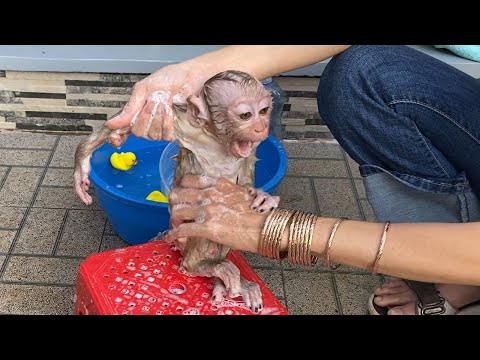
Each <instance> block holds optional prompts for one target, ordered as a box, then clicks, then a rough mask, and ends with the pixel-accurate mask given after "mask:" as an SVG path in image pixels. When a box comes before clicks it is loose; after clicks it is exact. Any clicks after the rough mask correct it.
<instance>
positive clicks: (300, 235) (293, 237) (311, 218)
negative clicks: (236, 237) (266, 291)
mask: <svg viewBox="0 0 480 360" xmlns="http://www.w3.org/2000/svg"><path fill="white" fill-rule="evenodd" d="M316 220H317V216H316V215H314V214H310V213H305V212H302V211H296V210H284V209H278V208H277V209H274V210H273V211H272V212H270V214H268V216H267V219H266V220H265V224H264V226H263V229H262V233H261V235H260V241H259V243H258V253H259V254H260V255H261V256H264V257H268V258H271V259H276V260H280V259H283V258H285V257H287V256H288V260H289V261H290V262H291V263H292V264H294V265H307V266H308V265H310V266H311V265H314V264H315V263H316V262H317V261H318V257H316V256H314V255H312V253H311V247H312V240H313V233H314V231H315V223H316ZM344 220H347V219H346V218H343V217H342V218H339V219H337V221H336V222H335V224H334V225H333V227H332V229H331V232H330V236H329V238H328V241H327V245H326V251H325V262H326V266H327V268H329V269H331V270H335V269H337V268H338V267H339V266H340V265H339V264H333V263H332V262H331V259H330V249H331V247H332V244H333V239H334V237H335V233H336V232H337V229H338V227H339V226H340V224H341V223H342V221H344ZM389 225H390V222H388V221H387V222H386V223H385V226H384V230H383V234H382V238H381V239H380V244H379V247H378V250H377V255H376V257H375V261H374V263H373V266H372V270H373V272H374V273H376V272H377V269H378V263H379V260H380V257H381V256H382V254H383V249H384V247H385V241H386V239H387V231H388V228H389ZM287 226H290V227H289V235H288V245H287V252H281V251H280V245H281V241H282V237H283V233H284V231H285V229H286V228H287Z"/></svg>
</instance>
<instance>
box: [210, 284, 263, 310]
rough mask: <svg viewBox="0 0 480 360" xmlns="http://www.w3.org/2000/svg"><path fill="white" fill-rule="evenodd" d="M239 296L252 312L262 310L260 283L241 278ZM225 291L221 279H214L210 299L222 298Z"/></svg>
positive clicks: (218, 299)
mask: <svg viewBox="0 0 480 360" xmlns="http://www.w3.org/2000/svg"><path fill="white" fill-rule="evenodd" d="M240 283H241V287H242V290H241V296H242V300H243V302H244V303H245V306H247V307H248V308H250V309H251V310H252V311H254V312H258V311H260V310H262V307H263V302H262V292H261V290H260V285H258V284H257V283H254V282H252V281H248V280H245V279H243V278H241V280H240ZM226 293H227V290H226V288H225V285H224V284H223V282H222V280H220V279H219V278H218V279H215V287H214V288H213V292H212V301H213V302H216V301H220V300H222V298H223V295H224V294H226Z"/></svg>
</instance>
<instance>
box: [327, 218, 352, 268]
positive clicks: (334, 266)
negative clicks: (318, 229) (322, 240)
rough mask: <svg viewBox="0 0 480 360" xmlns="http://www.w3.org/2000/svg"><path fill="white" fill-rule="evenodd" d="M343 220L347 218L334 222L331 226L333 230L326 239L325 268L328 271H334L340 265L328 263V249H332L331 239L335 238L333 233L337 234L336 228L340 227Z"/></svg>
mask: <svg viewBox="0 0 480 360" xmlns="http://www.w3.org/2000/svg"><path fill="white" fill-rule="evenodd" d="M343 220H348V219H347V218H344V217H341V218H338V219H337V221H336V222H335V224H334V225H333V228H332V231H331V233H330V237H329V238H328V243H327V263H326V265H327V268H329V269H330V270H336V269H338V268H339V267H340V264H333V265H332V263H331V262H330V249H331V247H332V243H333V238H334V237H335V233H336V232H337V229H338V227H339V226H340V223H341V222H342V221H343Z"/></svg>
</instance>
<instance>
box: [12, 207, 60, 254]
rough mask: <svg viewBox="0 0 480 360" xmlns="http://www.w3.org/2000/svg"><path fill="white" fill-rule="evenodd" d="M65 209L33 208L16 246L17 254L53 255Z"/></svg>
mask: <svg viewBox="0 0 480 360" xmlns="http://www.w3.org/2000/svg"><path fill="white" fill-rule="evenodd" d="M65 211H66V210H64V209H41V208H32V209H31V210H30V213H29V214H28V217H27V219H26V221H25V224H24V226H23V228H22V230H21V233H20V236H19V238H18V240H17V243H16V244H15V249H14V250H13V251H14V252H15V253H28V254H51V253H52V251H53V247H54V245H55V241H56V240H57V237H58V235H59V233H60V230H61V227H62V223H63V218H64V217H65Z"/></svg>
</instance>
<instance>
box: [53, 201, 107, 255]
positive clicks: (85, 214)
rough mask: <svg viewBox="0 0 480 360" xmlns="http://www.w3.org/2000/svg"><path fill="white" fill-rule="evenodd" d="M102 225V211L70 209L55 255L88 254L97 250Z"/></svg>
mask: <svg viewBox="0 0 480 360" xmlns="http://www.w3.org/2000/svg"><path fill="white" fill-rule="evenodd" d="M87 224H88V225H87ZM104 225H105V214H104V213H103V212H102V211H88V210H70V212H69V214H68V218H67V222H66V224H65V228H64V231H63V235H62V238H61V239H60V242H59V245H58V249H57V255H71V256H88V255H90V254H92V253H95V252H97V251H98V248H99V247H100V241H101V239H102V233H103V228H104Z"/></svg>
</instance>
